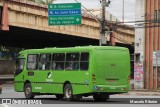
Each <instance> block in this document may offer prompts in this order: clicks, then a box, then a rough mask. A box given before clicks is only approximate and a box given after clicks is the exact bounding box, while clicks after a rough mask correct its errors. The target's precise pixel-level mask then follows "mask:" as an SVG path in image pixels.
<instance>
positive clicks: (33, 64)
mask: <svg viewBox="0 0 160 107" xmlns="http://www.w3.org/2000/svg"><path fill="white" fill-rule="evenodd" d="M37 68H38V55H28V61H27V70H37Z"/></svg>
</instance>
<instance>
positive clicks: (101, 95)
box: [93, 93, 109, 102]
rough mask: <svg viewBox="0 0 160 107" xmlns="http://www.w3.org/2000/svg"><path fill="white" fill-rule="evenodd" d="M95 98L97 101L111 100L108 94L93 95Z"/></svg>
mask: <svg viewBox="0 0 160 107" xmlns="http://www.w3.org/2000/svg"><path fill="white" fill-rule="evenodd" d="M93 98H94V100H95V101H98V102H104V101H106V100H107V99H109V95H108V94H102V93H97V94H94V95H93Z"/></svg>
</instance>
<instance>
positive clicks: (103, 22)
mask: <svg viewBox="0 0 160 107" xmlns="http://www.w3.org/2000/svg"><path fill="white" fill-rule="evenodd" d="M101 3H102V18H101V28H100V40H99V45H100V46H102V45H107V40H106V38H105V33H106V6H107V2H106V0H102V1H101Z"/></svg>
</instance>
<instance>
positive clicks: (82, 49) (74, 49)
mask: <svg viewBox="0 0 160 107" xmlns="http://www.w3.org/2000/svg"><path fill="white" fill-rule="evenodd" d="M94 49H116V50H128V49H127V48H124V47H116V46H76V47H66V48H56V47H53V48H43V49H29V50H24V51H21V52H20V54H25V53H41V52H44V50H45V52H44V53H47V52H55V51H56V52H73V51H91V50H94Z"/></svg>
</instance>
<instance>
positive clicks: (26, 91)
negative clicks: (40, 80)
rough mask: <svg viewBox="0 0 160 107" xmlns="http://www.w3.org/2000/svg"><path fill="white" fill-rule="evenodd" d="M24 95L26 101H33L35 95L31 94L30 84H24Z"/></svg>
mask: <svg viewBox="0 0 160 107" xmlns="http://www.w3.org/2000/svg"><path fill="white" fill-rule="evenodd" d="M24 94H25V97H26V98H28V99H33V98H34V97H35V94H34V93H32V87H31V84H30V83H27V84H25V87H24Z"/></svg>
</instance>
